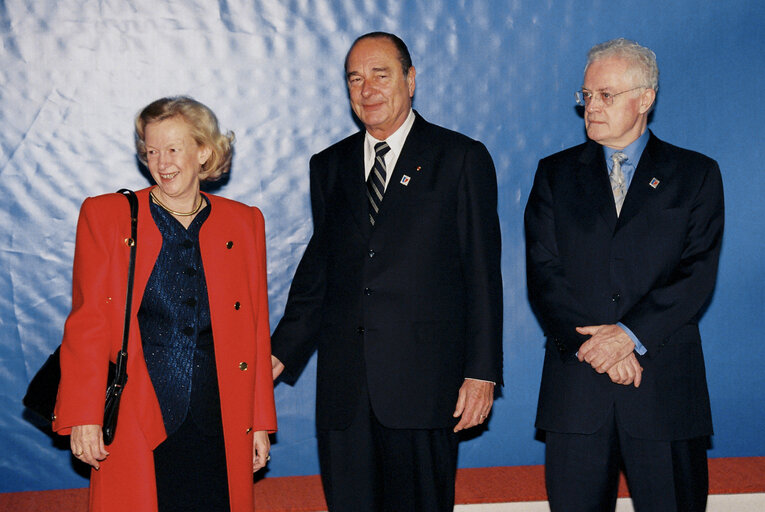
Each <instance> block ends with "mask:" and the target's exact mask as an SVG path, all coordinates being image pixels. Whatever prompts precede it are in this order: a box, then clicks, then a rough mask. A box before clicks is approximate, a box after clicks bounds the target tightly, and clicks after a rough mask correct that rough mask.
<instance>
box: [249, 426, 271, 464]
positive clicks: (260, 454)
mask: <svg viewBox="0 0 765 512" xmlns="http://www.w3.org/2000/svg"><path fill="white" fill-rule="evenodd" d="M270 450H271V440H270V439H268V432H266V431H265V430H258V431H256V432H254V433H253V437H252V472H253V473H254V472H256V471H258V470H259V469H263V468H264V467H265V466H266V462H268V459H270V458H271V457H270V456H269V455H268V452H269V451H270Z"/></svg>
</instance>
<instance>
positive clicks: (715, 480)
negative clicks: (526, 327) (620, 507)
mask: <svg viewBox="0 0 765 512" xmlns="http://www.w3.org/2000/svg"><path fill="white" fill-rule="evenodd" d="M709 491H710V493H711V494H739V493H754V492H765V457H732V458H718V459H709ZM619 496H622V497H624V496H628V493H627V487H626V485H625V484H624V479H623V478H622V482H621V484H620V488H619ZM545 499H546V497H545V489H544V468H543V467H542V466H506V467H493V468H466V469H460V470H458V472H457V490H456V500H457V503H461V504H466V503H504V502H517V501H544V500H545ZM87 501H88V491H87V489H64V490H60V491H34V492H14V493H4V494H0V510H2V511H4V512H49V511H51V510H56V511H58V512H85V511H86V510H87ZM255 504H256V506H255V508H256V510H258V511H262V512H315V511H319V510H326V509H327V508H326V504H325V502H324V495H323V493H322V491H321V482H320V480H319V477H318V476H317V475H312V476H292V477H281V478H265V479H263V480H261V481H260V482H258V483H257V484H256V485H255Z"/></svg>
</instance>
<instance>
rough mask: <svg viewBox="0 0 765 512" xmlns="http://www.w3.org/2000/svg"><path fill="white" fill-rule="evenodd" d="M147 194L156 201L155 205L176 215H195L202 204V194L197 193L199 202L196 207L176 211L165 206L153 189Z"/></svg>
mask: <svg viewBox="0 0 765 512" xmlns="http://www.w3.org/2000/svg"><path fill="white" fill-rule="evenodd" d="M149 195H150V196H151V198H152V200H153V201H154V202H155V203H157V205H159V206H160V207H162V209H163V210H165V211H166V212H168V213H170V214H171V215H177V216H178V217H190V216H192V215H195V214H197V213H199V210H201V209H202V204H203V201H202V194H199V204H198V205H197V206H196V208H194V209H193V210H191V211H190V212H177V211H175V210H171V209H170V208H168V207H167V206H165V204H164V203H162V201H160V200H159V199H157V196H155V195H154V191H153V190H152V191H151V192H149Z"/></svg>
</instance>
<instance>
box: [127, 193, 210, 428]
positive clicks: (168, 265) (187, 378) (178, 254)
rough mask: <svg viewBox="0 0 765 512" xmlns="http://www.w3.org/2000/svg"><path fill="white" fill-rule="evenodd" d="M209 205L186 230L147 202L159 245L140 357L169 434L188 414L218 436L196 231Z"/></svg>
mask: <svg viewBox="0 0 765 512" xmlns="http://www.w3.org/2000/svg"><path fill="white" fill-rule="evenodd" d="M210 210H211V206H210V204H209V202H208V204H207V206H206V207H205V208H204V209H203V210H201V211H200V212H199V213H198V214H197V216H196V217H195V218H194V220H193V221H192V222H191V224H190V225H189V227H188V228H184V227H183V226H182V225H181V223H180V222H178V221H177V220H176V219H175V218H173V216H172V215H170V214H169V213H168V212H166V211H165V210H164V209H162V208H161V207H159V206H158V205H156V204H154V203H153V202H152V203H151V215H152V217H153V219H154V222H155V223H156V225H157V228H159V231H160V233H161V234H162V249H161V250H160V252H159V256H158V257H157V261H156V263H155V264H154V269H153V270H152V273H151V277H150V278H149V281H148V283H147V285H146V290H145V291H144V294H143V298H142V301H141V307H140V309H139V311H138V324H139V327H140V329H141V342H142V344H143V352H144V358H145V360H146V366H147V368H148V370H149V376H150V377H151V382H152V384H153V385H154V390H155V392H156V394H157V399H158V400H159V406H160V409H161V410H162V418H163V420H164V424H165V430H166V431H167V434H168V435H170V434H172V433H173V432H175V431H176V430H177V429H178V428H179V427H180V426H181V424H182V423H183V421H184V420H185V419H186V417H187V416H189V415H190V416H191V419H193V421H194V423H195V424H197V426H198V427H200V429H201V430H202V431H203V432H205V433H207V434H209V435H214V434H219V433H220V428H221V427H220V425H221V419H220V418H221V416H220V397H219V394H218V381H217V376H216V369H215V352H214V349H213V336H212V328H211V323H210V304H209V300H208V296H207V283H206V281H205V274H204V268H203V267H202V256H201V253H200V249H199V231H200V229H201V227H202V224H203V223H204V222H205V220H206V219H207V218H208V216H209V215H210Z"/></svg>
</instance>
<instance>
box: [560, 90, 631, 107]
mask: <svg viewBox="0 0 765 512" xmlns="http://www.w3.org/2000/svg"><path fill="white" fill-rule="evenodd" d="M636 89H646V86H645V85H639V86H637V87H633V88H632V89H627V90H626V91H622V92H617V93H616V94H611V93H610V92H606V91H603V92H592V91H588V90H587V89H582V90H581V91H576V92H575V93H574V97H575V98H576V103H577V104H578V105H581V106H583V107H586V106H587V105H589V104H590V103H592V100H593V99H595V98H597V97H600V99H601V100H602V101H603V104H604V105H605V106H607V107H610V106H611V105H613V104H614V98H616V97H617V96H619V95H620V94H624V93H625V92H630V91H634V90H636Z"/></svg>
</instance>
